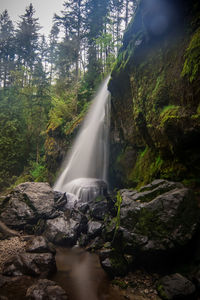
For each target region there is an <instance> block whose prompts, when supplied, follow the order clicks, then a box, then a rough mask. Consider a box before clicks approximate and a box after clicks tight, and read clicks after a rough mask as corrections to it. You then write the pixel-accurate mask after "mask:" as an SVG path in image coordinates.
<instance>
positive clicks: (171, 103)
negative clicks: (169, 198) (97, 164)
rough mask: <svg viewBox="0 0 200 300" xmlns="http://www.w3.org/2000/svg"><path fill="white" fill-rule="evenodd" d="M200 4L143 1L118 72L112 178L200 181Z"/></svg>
mask: <svg viewBox="0 0 200 300" xmlns="http://www.w3.org/2000/svg"><path fill="white" fill-rule="evenodd" d="M199 79H200V3H199V1H198V0H197V1H189V0H188V1H186V0H184V1H180V0H173V1H172V0H155V1H153V0H151V1H150V0H141V1H140V4H139V7H138V9H137V11H136V14H135V17H134V19H133V20H132V22H131V24H130V25H129V27H128V29H127V31H126V33H125V36H124V39H123V45H122V47H121V49H120V52H119V55H118V59H117V62H116V64H115V67H114V69H113V72H112V74H111V80H110V83H109V89H110V91H111V93H112V126H111V164H110V182H111V184H112V185H113V186H129V187H135V186H138V185H141V184H144V183H147V182H149V181H151V180H152V179H154V178H158V177H160V178H166V179H171V180H178V181H180V180H185V182H186V181H187V182H190V183H192V182H198V181H199V180H200V84H199V83H200V82H199Z"/></svg>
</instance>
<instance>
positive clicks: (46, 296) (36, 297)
mask: <svg viewBox="0 0 200 300" xmlns="http://www.w3.org/2000/svg"><path fill="white" fill-rule="evenodd" d="M26 299H29V300H67V299H68V297H67V295H66V293H65V291H64V290H63V289H62V288H61V287H60V286H59V285H58V284H57V283H56V282H54V281H51V280H47V279H40V280H38V282H36V283H35V284H33V285H32V286H30V287H29V288H28V290H27V293H26Z"/></svg>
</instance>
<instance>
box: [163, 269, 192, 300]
mask: <svg viewBox="0 0 200 300" xmlns="http://www.w3.org/2000/svg"><path fill="white" fill-rule="evenodd" d="M157 291H158V293H159V296H160V297H161V298H162V299H164V300H173V299H188V298H189V297H190V299H193V298H191V297H192V295H194V293H195V286H194V284H193V283H192V282H191V281H189V280H188V279H187V278H185V277H183V276H182V275H181V274H178V273H176V274H173V275H170V276H164V277H163V278H161V279H160V281H159V283H158V286H157Z"/></svg>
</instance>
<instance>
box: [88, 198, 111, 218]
mask: <svg viewBox="0 0 200 300" xmlns="http://www.w3.org/2000/svg"><path fill="white" fill-rule="evenodd" d="M90 211H91V212H90V214H91V216H92V217H93V218H95V219H97V220H100V221H103V220H104V218H105V216H106V215H107V214H108V203H107V200H106V199H105V200H102V199H100V200H99V201H97V202H94V203H93V205H90Z"/></svg>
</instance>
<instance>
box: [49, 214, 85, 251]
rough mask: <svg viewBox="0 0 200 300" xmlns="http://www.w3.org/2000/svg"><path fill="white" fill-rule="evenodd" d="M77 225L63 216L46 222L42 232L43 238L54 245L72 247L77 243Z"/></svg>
mask: <svg viewBox="0 0 200 300" xmlns="http://www.w3.org/2000/svg"><path fill="white" fill-rule="evenodd" d="M78 226H79V223H77V222H76V221H74V220H73V219H68V220H67V219H66V218H65V217H64V216H61V217H58V218H55V219H52V220H48V221H47V223H46V228H45V231H44V235H45V237H46V238H47V239H48V240H49V241H51V242H52V243H54V244H57V245H65V246H73V245H75V243H76V241H77V228H78Z"/></svg>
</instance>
